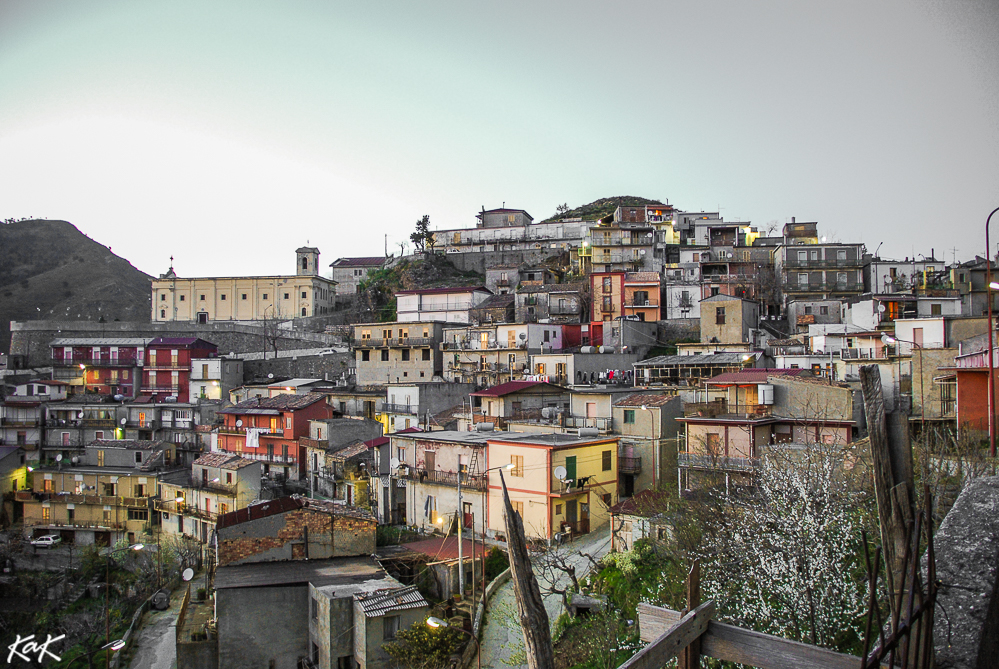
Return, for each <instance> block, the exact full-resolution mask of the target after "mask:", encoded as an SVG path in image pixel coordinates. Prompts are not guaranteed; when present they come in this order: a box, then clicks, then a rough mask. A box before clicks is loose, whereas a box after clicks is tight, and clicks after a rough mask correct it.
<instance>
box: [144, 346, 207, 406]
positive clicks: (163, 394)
mask: <svg viewBox="0 0 999 669" xmlns="http://www.w3.org/2000/svg"><path fill="white" fill-rule="evenodd" d="M217 353H218V347H217V346H216V345H215V344H212V343H211V342H207V341H205V340H203V339H199V338H197V337H157V338H155V339H153V340H152V341H150V342H149V343H148V344H146V364H145V367H144V368H143V370H142V384H141V390H140V393H141V395H143V396H148V397H150V398H152V399H153V400H154V401H162V400H164V399H166V398H168V397H170V398H173V400H172V401H177V402H182V403H183V402H189V401H190V399H191V398H190V392H191V367H192V361H193V360H195V359H199V358H212V357H215V356H216V354H217ZM202 364H205V363H202ZM203 371H205V370H204V367H202V368H201V369H200V370H199V372H203Z"/></svg>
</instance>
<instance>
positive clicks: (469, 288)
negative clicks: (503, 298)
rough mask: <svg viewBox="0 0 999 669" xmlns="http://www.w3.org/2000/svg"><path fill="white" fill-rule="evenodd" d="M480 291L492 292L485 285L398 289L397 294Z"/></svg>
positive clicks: (441, 293) (439, 293)
mask: <svg viewBox="0 0 999 669" xmlns="http://www.w3.org/2000/svg"><path fill="white" fill-rule="evenodd" d="M475 291H480V292H483V293H489V294H490V295H491V294H492V292H493V291H491V290H489V289H488V288H486V287H485V286H459V287H455V288H419V289H414V290H397V291H396V292H395V294H396V295H444V294H447V293H472V292H475Z"/></svg>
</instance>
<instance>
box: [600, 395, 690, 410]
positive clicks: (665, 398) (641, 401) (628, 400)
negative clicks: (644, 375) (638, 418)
mask: <svg viewBox="0 0 999 669" xmlns="http://www.w3.org/2000/svg"><path fill="white" fill-rule="evenodd" d="M676 397H677V396H676V395H664V394H663V393H632V394H631V395H628V396H627V397H623V398H621V399H619V400H618V401H617V402H614V406H616V407H642V406H649V407H661V406H665V405H667V404H669V403H670V402H672V401H673V400H674V399H675V398H676Z"/></svg>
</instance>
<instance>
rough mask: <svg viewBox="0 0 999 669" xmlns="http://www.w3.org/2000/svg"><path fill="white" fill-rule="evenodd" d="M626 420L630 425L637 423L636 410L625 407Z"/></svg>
mask: <svg viewBox="0 0 999 669" xmlns="http://www.w3.org/2000/svg"><path fill="white" fill-rule="evenodd" d="M624 422H625V423H626V424H628V425H634V423H635V410H634V409H625V410H624Z"/></svg>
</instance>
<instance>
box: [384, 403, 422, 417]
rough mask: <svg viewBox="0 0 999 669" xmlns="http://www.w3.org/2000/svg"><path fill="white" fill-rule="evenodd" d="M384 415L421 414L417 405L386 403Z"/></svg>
mask: <svg viewBox="0 0 999 669" xmlns="http://www.w3.org/2000/svg"><path fill="white" fill-rule="evenodd" d="M382 413H405V414H414V415H415V414H419V413H420V407H419V405H416V404H391V403H389V402H385V403H383V404H382Z"/></svg>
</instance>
